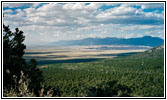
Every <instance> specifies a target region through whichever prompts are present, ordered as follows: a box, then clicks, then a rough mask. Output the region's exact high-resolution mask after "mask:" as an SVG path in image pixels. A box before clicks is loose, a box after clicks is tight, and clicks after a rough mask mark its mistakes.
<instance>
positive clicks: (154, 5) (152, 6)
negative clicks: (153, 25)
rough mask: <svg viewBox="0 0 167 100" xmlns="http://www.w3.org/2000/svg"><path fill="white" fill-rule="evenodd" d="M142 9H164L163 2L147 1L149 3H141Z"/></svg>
mask: <svg viewBox="0 0 167 100" xmlns="http://www.w3.org/2000/svg"><path fill="white" fill-rule="evenodd" d="M141 8H142V9H164V4H163V3H151V4H150V3H147V4H141Z"/></svg>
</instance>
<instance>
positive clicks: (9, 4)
mask: <svg viewBox="0 0 167 100" xmlns="http://www.w3.org/2000/svg"><path fill="white" fill-rule="evenodd" d="M31 5H33V4H32V3H3V7H8V8H17V7H29V6H31Z"/></svg>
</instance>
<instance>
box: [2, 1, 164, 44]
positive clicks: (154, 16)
mask: <svg viewBox="0 0 167 100" xmlns="http://www.w3.org/2000/svg"><path fill="white" fill-rule="evenodd" d="M105 6H107V9H105V10H102V9H103V7H105ZM136 6H140V7H139V8H137V7H136ZM143 6H144V4H140V5H137V4H136V3H126V4H125V3H122V4H120V3H118V4H117V3H89V4H85V3H63V4H62V3H48V4H40V3H16V4H13V5H12V4H11V3H5V4H4V7H8V8H9V9H7V10H4V12H5V13H4V16H5V17H4V23H5V24H7V25H10V27H19V28H20V29H21V30H23V31H24V33H25V35H26V43H27V44H32V43H41V44H42V43H45V42H53V41H57V40H62V39H64V40H69V39H81V38H86V37H113V36H114V37H133V36H144V35H147V34H146V32H149V31H150V30H152V31H156V32H158V30H163V29H164V28H163V21H164V18H163V15H164V14H163V12H161V13H159V12H156V11H152V12H151V11H150V12H145V11H144V10H143V8H142V7H143ZM145 6H148V5H147V4H146V5H145ZM10 8H11V9H10ZM12 8H17V9H12ZM146 8H148V7H145V8H144V9H146ZM154 8H156V7H155V6H154ZM151 9H153V8H151ZM157 9H158V8H157ZM155 10H156V9H155ZM13 12H14V13H13ZM132 33H133V34H132ZM152 34H153V33H152ZM161 34H162V32H161ZM155 35H156V34H155ZM157 36H160V35H159V34H158V35H157ZM36 37H39V38H38V40H36V39H35V38H36Z"/></svg>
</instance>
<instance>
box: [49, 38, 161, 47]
mask: <svg viewBox="0 0 167 100" xmlns="http://www.w3.org/2000/svg"><path fill="white" fill-rule="evenodd" d="M163 43H164V40H163V39H161V38H158V37H151V36H144V37H140V38H128V39H125V38H117V37H106V38H86V39H82V40H63V41H58V42H53V43H50V44H49V45H51V46H72V45H144V46H151V47H155V46H158V45H161V44H163Z"/></svg>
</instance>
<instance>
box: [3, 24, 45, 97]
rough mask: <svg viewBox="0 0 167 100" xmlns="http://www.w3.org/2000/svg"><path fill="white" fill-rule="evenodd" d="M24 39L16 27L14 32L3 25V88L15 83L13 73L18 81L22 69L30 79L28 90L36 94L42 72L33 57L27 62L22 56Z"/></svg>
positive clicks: (24, 46) (41, 78)
mask: <svg viewBox="0 0 167 100" xmlns="http://www.w3.org/2000/svg"><path fill="white" fill-rule="evenodd" d="M24 40H25V36H24V35H23V31H20V30H19V29H18V28H16V29H15V32H11V31H10V29H9V26H5V25H3V88H8V87H9V88H10V87H14V86H15V85H17V84H15V83H17V82H15V80H14V79H13V75H15V76H16V77H17V80H16V81H19V76H20V72H21V71H23V72H24V73H25V75H26V76H27V77H28V78H29V79H30V85H29V88H30V90H33V92H35V93H36V95H38V90H39V89H40V88H41V87H40V82H42V80H43V77H42V72H41V71H40V70H39V69H38V68H37V62H36V60H35V59H31V60H30V62H29V63H27V62H26V61H25V59H24V58H23V55H24V50H25V49H26V45H24V44H23V41H24Z"/></svg>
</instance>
